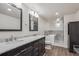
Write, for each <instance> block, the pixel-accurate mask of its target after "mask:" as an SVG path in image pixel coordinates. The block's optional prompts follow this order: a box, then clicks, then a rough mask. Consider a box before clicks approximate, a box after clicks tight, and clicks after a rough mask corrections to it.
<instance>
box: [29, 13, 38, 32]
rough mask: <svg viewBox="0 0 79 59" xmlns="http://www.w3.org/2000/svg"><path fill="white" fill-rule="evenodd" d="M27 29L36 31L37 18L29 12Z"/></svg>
mask: <svg viewBox="0 0 79 59" xmlns="http://www.w3.org/2000/svg"><path fill="white" fill-rule="evenodd" d="M29 31H38V18H37V17H35V16H33V15H31V14H29Z"/></svg>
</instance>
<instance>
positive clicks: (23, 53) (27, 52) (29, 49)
mask: <svg viewBox="0 0 79 59" xmlns="http://www.w3.org/2000/svg"><path fill="white" fill-rule="evenodd" d="M32 53H33V47H32V46H29V47H27V48H26V49H24V50H22V51H21V52H20V53H18V54H17V56H32V55H33V54H32Z"/></svg>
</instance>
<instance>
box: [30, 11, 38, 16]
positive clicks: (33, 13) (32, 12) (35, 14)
mask: <svg viewBox="0 0 79 59" xmlns="http://www.w3.org/2000/svg"><path fill="white" fill-rule="evenodd" d="M29 13H30V14H31V15H32V16H35V17H39V16H38V14H37V12H34V11H32V10H31V11H30V12H29Z"/></svg>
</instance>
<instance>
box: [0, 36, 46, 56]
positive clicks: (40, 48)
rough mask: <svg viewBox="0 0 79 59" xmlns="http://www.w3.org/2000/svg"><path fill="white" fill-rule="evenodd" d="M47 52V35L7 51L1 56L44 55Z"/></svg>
mask: <svg viewBox="0 0 79 59" xmlns="http://www.w3.org/2000/svg"><path fill="white" fill-rule="evenodd" d="M44 53H45V37H42V38H40V39H38V40H35V41H33V42H30V43H28V44H24V45H22V46H20V47H17V48H15V49H12V50H10V51H7V52H5V53H3V54H1V55H0V56H42V55H44Z"/></svg>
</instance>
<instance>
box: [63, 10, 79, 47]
mask: <svg viewBox="0 0 79 59" xmlns="http://www.w3.org/2000/svg"><path fill="white" fill-rule="evenodd" d="M74 21H79V11H77V12H76V13H73V14H70V15H65V16H64V40H65V44H64V46H65V47H66V48H68V42H69V41H68V23H69V22H74Z"/></svg>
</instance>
